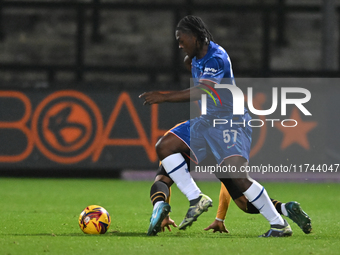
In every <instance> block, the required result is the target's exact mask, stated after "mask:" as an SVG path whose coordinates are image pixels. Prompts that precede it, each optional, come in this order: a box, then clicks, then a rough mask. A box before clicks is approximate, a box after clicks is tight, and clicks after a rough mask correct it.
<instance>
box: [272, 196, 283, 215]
mask: <svg viewBox="0 0 340 255" xmlns="http://www.w3.org/2000/svg"><path fill="white" fill-rule="evenodd" d="M271 200H272V203H273V205H274V207H275V208H276V211H277V212H278V213H279V214H283V213H282V210H281V205H282V203H281V202H280V201H277V200H275V199H271Z"/></svg>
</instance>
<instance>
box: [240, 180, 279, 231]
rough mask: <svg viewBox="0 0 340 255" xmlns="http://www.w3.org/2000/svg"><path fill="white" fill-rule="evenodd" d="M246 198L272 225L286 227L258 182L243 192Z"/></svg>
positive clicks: (254, 182)
mask: <svg viewBox="0 0 340 255" xmlns="http://www.w3.org/2000/svg"><path fill="white" fill-rule="evenodd" d="M243 194H244V195H245V196H246V198H247V199H248V200H249V202H250V203H252V204H253V205H254V206H255V207H256V208H257V209H258V210H259V211H260V213H261V214H262V215H263V216H264V217H265V218H266V219H267V220H268V221H269V223H270V225H284V222H283V219H282V217H281V216H280V214H279V213H278V212H277V211H276V209H275V207H274V205H273V203H272V202H271V201H270V199H269V196H268V194H267V191H266V190H265V189H264V187H263V186H262V185H261V184H259V183H258V182H257V181H253V183H252V184H251V185H250V187H249V188H248V189H247V190H246V191H245V192H243Z"/></svg>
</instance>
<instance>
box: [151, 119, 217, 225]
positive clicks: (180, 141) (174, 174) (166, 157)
mask: <svg viewBox="0 0 340 255" xmlns="http://www.w3.org/2000/svg"><path fill="white" fill-rule="evenodd" d="M189 132H190V122H189V121H187V122H184V123H182V124H180V125H178V126H176V127H175V128H173V129H172V130H171V133H168V134H167V135H165V136H163V137H162V138H161V139H160V140H159V141H158V142H157V144H156V151H157V155H158V157H159V159H160V160H161V162H162V165H163V166H164V169H165V170H166V172H167V173H168V175H169V176H170V178H171V179H172V180H173V181H174V183H176V185H177V187H178V188H179V190H180V191H181V192H182V193H183V194H184V195H185V196H186V197H187V198H188V200H189V203H190V207H189V210H188V212H187V214H186V216H185V218H184V220H183V221H182V223H181V224H180V226H179V229H180V230H184V229H186V227H187V226H191V225H192V223H193V222H194V221H196V220H197V217H199V216H200V215H201V214H202V213H203V212H205V211H207V210H208V207H210V206H212V200H211V199H210V198H209V197H208V196H206V195H204V194H202V193H201V190H200V189H199V188H198V187H197V185H196V183H195V182H194V180H193V179H192V177H191V175H190V172H189V166H188V164H187V163H186V161H185V159H184V157H183V155H182V153H184V154H187V155H188V154H189V152H190V151H189V149H191V150H192V148H190V146H189V144H190V133H189ZM198 154H199V153H198V152H196V155H197V156H198V157H199V155H198Z"/></svg>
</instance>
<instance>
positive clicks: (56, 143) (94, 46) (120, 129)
mask: <svg viewBox="0 0 340 255" xmlns="http://www.w3.org/2000/svg"><path fill="white" fill-rule="evenodd" d="M339 4H340V3H339V2H338V1H327V0H325V1H301V0H300V1H288V0H286V1H285V0H277V1H274V0H272V1H269V0H268V1H260V0H258V1H255V0H242V1H240V0H239V1H222V0H220V1H214V2H213V3H207V2H206V1H199V0H196V1H194V0H191V1H190V0H187V1H179V0H177V1H171V3H170V2H166V3H165V1H151V0H150V1H113V0H112V1H104V0H103V1H99V0H93V1H90V0H88V1H0V39H1V41H0V86H1V91H0V106H1V108H0V165H1V171H2V172H3V173H11V172H15V171H18V172H19V173H20V172H23V171H24V172H45V171H51V173H52V172H54V173H56V172H60V173H64V172H68V173H69V172H70V171H73V172H76V173H79V172H81V171H82V170H87V171H88V172H90V171H93V170H94V169H95V170H101V171H103V172H106V173H110V172H113V171H117V170H121V169H126V168H133V169H150V168H155V167H156V166H157V159H156V157H155V153H154V149H153V148H154V143H155V142H156V141H157V138H158V137H160V136H161V135H162V134H163V133H164V132H165V131H166V130H167V129H169V128H170V127H172V126H173V125H175V124H176V123H178V122H179V121H182V120H185V119H187V118H188V116H189V110H190V105H189V104H177V105H175V104H174V105H170V104H163V105H160V106H159V107H158V108H157V109H156V108H152V109H150V108H147V107H142V105H141V102H140V100H139V99H138V97H137V96H138V95H139V93H140V92H143V91H145V90H150V89H162V90H169V89H182V88H186V87H188V86H189V84H190V82H189V78H190V73H189V72H188V71H186V70H185V69H184V67H183V64H182V60H183V57H184V55H183V54H182V52H180V51H179V50H178V45H177V42H176V41H175V38H174V28H175V27H176V24H177V22H178V21H179V20H180V19H181V18H182V17H183V16H185V15H187V14H194V15H198V16H200V17H202V18H203V20H204V21H205V22H206V23H207V25H208V27H209V28H210V30H211V32H212V34H213V35H214V38H215V41H216V42H217V43H219V44H220V45H222V46H223V47H224V48H225V49H226V50H227V51H228V54H229V55H230V57H231V60H232V63H233V68H234V73H235V76H236V77H237V78H245V77H247V78H259V77H262V78H269V77H286V78H289V77H300V78H301V77H315V78H316V77H323V78H328V77H333V78H335V79H334V80H329V79H325V80H319V82H316V83H315V84H314V85H310V83H309V82H305V81H303V85H301V86H302V87H305V88H308V89H309V90H310V91H311V93H312V100H311V102H310V103H309V107H310V108H311V109H312V112H313V116H312V117H311V118H307V119H304V118H303V117H301V118H302V120H303V121H304V122H307V123H314V126H313V127H312V128H311V129H310V130H309V131H306V132H305V135H306V138H307V143H306V141H303V140H301V141H299V140H296V141H293V142H291V143H290V144H288V145H287V144H286V145H282V143H283V140H284V133H283V132H282V131H280V129H279V128H277V127H273V128H269V127H266V128H263V129H265V132H264V131H263V130H262V129H259V130H255V131H254V137H253V140H254V142H253V153H252V159H251V162H252V164H254V165H259V164H261V163H262V162H267V163H271V164H288V162H289V163H293V164H305V163H310V164H312V162H313V163H315V164H334V163H338V162H339V158H340V156H339V147H338V144H339V139H338V137H339V136H338V135H337V125H336V123H337V120H338V117H337V116H338V111H337V109H339V105H338V100H337V97H338V95H339V94H340V93H339V92H340V91H339V85H338V84H339V81H338V80H337V79H336V78H337V77H339V68H340V65H339V62H340V61H339V59H340V57H339V56H340V54H339V50H338V48H339V39H338V37H339V36H338V35H339V28H338V25H337V24H338V20H339V15H338V14H339ZM327 6H328V8H326V7H327ZM329 6H330V7H329ZM327 17H328V19H327ZM329 17H330V19H329ZM329 52H331V53H332V54H329ZM268 86H269V87H270V86H273V85H270V84H269V85H268ZM321 87H322V89H321ZM257 93H259V95H260V94H261V93H262V94H261V95H265V97H266V98H267V100H268V98H270V96H271V90H268V87H261V86H260V87H259V89H258V91H257ZM268 103H269V101H267V104H268ZM192 107H194V106H192ZM94 109H96V110H94ZM63 110H64V111H63ZM115 111H116V112H115ZM157 111H158V113H157ZM58 114H60V115H58ZM289 114H293V109H290V110H289ZM58 116H59V117H60V116H61V118H64V120H65V119H67V118H68V117H70V116H71V117H70V118H71V119H72V118H73V119H72V121H70V119H67V121H65V123H66V122H67V123H66V124H67V125H68V124H70V123H69V122H72V123H71V126H67V125H66V126H65V125H64V126H63V125H61V126H58V125H57V124H56V123H54V124H55V125H54V126H53V125H52V124H53V120H54V118H55V119H56V118H57V117H58ZM77 116H78V117H79V116H80V117H79V118H77ZM110 118H112V119H111V122H110ZM51 121H52V124H50V123H51ZM98 121H99V122H100V123H99V122H98ZM65 123H64V124H65ZM75 123H76V124H79V125H80V126H79V125H75V126H72V125H73V124H75ZM50 125H51V126H50ZM63 128H66V129H63ZM67 128H68V129H67ZM49 130H50V131H49ZM51 130H53V132H51ZM82 130H86V131H84V133H82V132H83V131H82ZM89 130H91V132H92V133H91V132H88V131H89ZM98 130H99V131H98ZM261 130H262V136H261ZM87 132H88V133H87ZM96 132H97V133H96ZM98 132H100V133H98ZM105 132H109V133H105ZM143 132H144V133H143ZM58 134H60V135H59V136H58ZM105 134H106V136H105ZM260 136H261V137H262V138H261V139H262V140H261V141H262V145H261V146H260V143H258V140H259V139H260ZM58 137H59V138H58ZM103 137H104V138H105V139H104V140H103ZM58 139H59V140H58ZM77 139H78V140H77ZM82 139H83V140H82ZM77 143H79V144H78V145H77ZM100 143H104V144H105V146H104V145H103V144H102V145H100ZM140 144H142V145H140ZM307 144H308V146H307ZM100 147H101V148H102V149H101V151H99V149H98V148H100ZM254 147H255V149H254ZM96 151H97V152H96ZM254 151H256V153H255V152H254ZM95 152H96V153H95ZM25 153H26V154H25ZM18 155H19V156H20V155H21V156H20V157H18ZM79 155H80V156H79ZM94 155H97V156H94ZM70 158H71V160H70ZM94 158H95V159H94Z"/></svg>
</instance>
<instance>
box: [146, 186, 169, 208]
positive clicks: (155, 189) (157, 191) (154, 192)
mask: <svg viewBox="0 0 340 255" xmlns="http://www.w3.org/2000/svg"><path fill="white" fill-rule="evenodd" d="M168 196H169V188H168V185H166V183H165V182H162V181H156V182H154V184H152V186H151V189H150V199H151V203H152V205H154V206H155V204H156V203H157V202H164V201H165V200H166V199H167V198H168Z"/></svg>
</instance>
